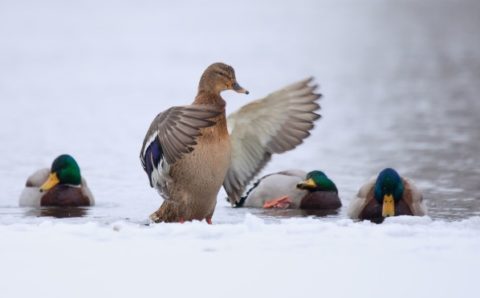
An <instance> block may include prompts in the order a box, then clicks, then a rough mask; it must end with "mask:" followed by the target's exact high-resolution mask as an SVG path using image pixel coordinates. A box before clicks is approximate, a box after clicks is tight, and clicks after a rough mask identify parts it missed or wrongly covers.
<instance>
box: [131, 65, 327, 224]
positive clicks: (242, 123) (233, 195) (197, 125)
mask: <svg viewBox="0 0 480 298" xmlns="http://www.w3.org/2000/svg"><path fill="white" fill-rule="evenodd" d="M311 81H312V79H311V78H309V79H306V80H303V81H300V82H298V83H295V84H293V85H290V86H287V87H285V88H283V89H281V90H278V91H276V92H274V93H272V94H270V95H268V96H267V97H265V98H262V99H259V100H257V101H254V102H251V103H250V104H247V105H245V106H243V107H242V108H241V109H240V110H238V111H237V112H235V113H233V114H232V115H230V116H229V117H228V119H227V117H226V115H225V105H226V103H225V100H224V99H223V98H222V97H221V96H220V93H221V92H222V91H224V90H234V91H236V92H238V93H245V94H248V91H247V90H245V89H244V88H242V87H241V86H240V85H239V84H238V82H237V80H236V78H235V71H234V70H233V68H232V67H231V66H229V65H226V64H224V63H214V64H212V65H210V66H209V67H208V68H207V69H206V70H205V72H204V73H203V74H202V76H201V78H200V83H199V86H198V93H197V96H196V98H195V100H194V101H193V103H192V104H191V105H186V106H177V107H172V108H170V109H167V110H166V111H164V112H162V113H160V114H159V115H158V116H157V117H156V118H155V119H154V120H153V122H152V124H151V125H150V128H149V129H148V131H147V134H146V136H145V139H144V141H143V146H142V149H141V152H140V160H141V162H142V166H143V169H144V170H145V172H146V173H147V176H148V179H149V182H150V186H151V187H153V188H156V189H157V190H158V191H159V193H160V195H161V196H162V197H163V198H164V201H163V203H162V205H161V206H160V209H158V210H157V211H156V212H155V213H153V214H152V215H151V216H150V219H151V220H152V221H154V222H183V221H187V220H203V219H206V221H207V222H208V223H211V218H212V215H213V212H214V210H215V205H216V203H217V194H218V192H219V190H220V188H221V187H222V184H223V186H224V188H225V190H226V192H227V194H228V196H229V201H230V202H231V203H232V204H236V203H238V202H239V201H240V197H241V195H242V194H243V192H244V190H245V187H246V185H248V183H249V182H250V181H251V179H253V178H254V177H255V175H256V174H257V173H258V172H259V171H260V170H261V169H262V168H263V167H264V166H265V165H266V164H267V162H268V161H269V160H270V159H271V156H272V154H274V153H282V152H285V151H288V150H291V149H293V148H295V147H296V146H297V145H299V144H300V143H302V141H303V139H305V138H306V137H307V136H309V135H310V133H309V130H311V129H312V128H313V126H314V125H313V122H314V121H315V120H317V119H318V118H319V117H320V116H319V115H318V114H316V113H315V111H316V110H318V109H319V108H320V106H319V105H318V104H317V102H316V101H317V100H318V99H319V98H320V95H319V94H316V93H314V90H315V89H316V87H317V86H315V85H310V82H311Z"/></svg>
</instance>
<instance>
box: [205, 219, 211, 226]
mask: <svg viewBox="0 0 480 298" xmlns="http://www.w3.org/2000/svg"><path fill="white" fill-rule="evenodd" d="M205 220H206V221H207V224H209V225H211V224H212V218H211V217H207V218H205Z"/></svg>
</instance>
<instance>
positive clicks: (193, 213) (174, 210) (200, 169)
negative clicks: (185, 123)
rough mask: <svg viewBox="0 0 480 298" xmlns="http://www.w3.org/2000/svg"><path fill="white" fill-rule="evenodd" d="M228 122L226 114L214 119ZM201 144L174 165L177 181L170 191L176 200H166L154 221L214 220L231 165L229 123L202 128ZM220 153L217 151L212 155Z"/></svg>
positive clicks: (171, 176)
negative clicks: (213, 216) (218, 197)
mask: <svg viewBox="0 0 480 298" xmlns="http://www.w3.org/2000/svg"><path fill="white" fill-rule="evenodd" d="M213 120H214V121H216V123H222V122H226V120H225V114H223V115H220V116H218V117H216V118H214V119H213ZM200 132H201V135H200V136H199V137H198V141H197V145H195V146H194V147H193V151H192V153H191V154H188V155H185V156H184V157H183V158H182V159H180V160H179V161H178V162H176V163H175V164H174V165H172V166H171V169H170V172H169V173H168V176H169V177H170V178H169V179H171V180H172V181H175V183H172V184H171V186H170V187H171V189H170V190H169V192H170V193H171V194H173V195H174V196H175V200H165V201H164V203H163V204H162V206H161V207H160V209H159V210H158V211H157V212H155V213H154V214H152V216H151V219H152V220H154V221H164V222H176V221H185V220H203V219H207V220H208V221H210V219H211V217H212V215H213V213H214V210H215V206H216V203H217V194H218V192H219V190H220V188H221V187H222V183H223V180H224V179H225V175H226V173H227V170H228V167H229V165H230V158H231V156H230V151H231V150H230V148H231V146H230V139H229V138H228V131H227V129H226V124H224V125H218V126H216V127H207V128H203V129H201V130H200ZM212 152H216V154H212Z"/></svg>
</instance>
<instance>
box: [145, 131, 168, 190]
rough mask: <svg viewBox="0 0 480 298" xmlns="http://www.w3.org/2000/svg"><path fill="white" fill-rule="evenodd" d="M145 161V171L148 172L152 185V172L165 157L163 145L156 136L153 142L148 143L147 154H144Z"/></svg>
mask: <svg viewBox="0 0 480 298" xmlns="http://www.w3.org/2000/svg"><path fill="white" fill-rule="evenodd" d="M143 158H144V162H145V171H146V172H147V174H148V178H149V180H150V186H152V187H153V185H152V172H153V169H154V168H157V167H158V164H159V163H160V161H161V160H162V158H163V150H162V145H161V144H160V142H159V140H158V138H155V139H154V140H153V142H151V143H150V145H148V147H147V150H146V151H145V155H144V156H143Z"/></svg>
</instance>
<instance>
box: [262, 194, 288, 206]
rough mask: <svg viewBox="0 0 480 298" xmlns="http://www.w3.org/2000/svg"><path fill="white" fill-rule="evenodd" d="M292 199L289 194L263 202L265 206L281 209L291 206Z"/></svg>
mask: <svg viewBox="0 0 480 298" xmlns="http://www.w3.org/2000/svg"><path fill="white" fill-rule="evenodd" d="M290 204H292V201H291V200H290V199H289V198H288V196H283V197H279V198H276V199H271V200H268V201H266V202H265V203H264V204H263V208H265V209H270V208H279V209H286V208H288V207H290Z"/></svg>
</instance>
